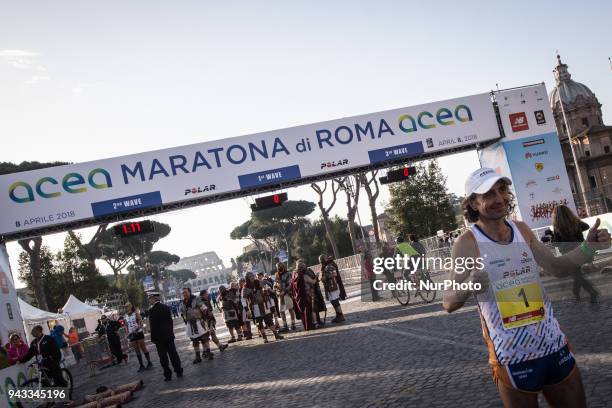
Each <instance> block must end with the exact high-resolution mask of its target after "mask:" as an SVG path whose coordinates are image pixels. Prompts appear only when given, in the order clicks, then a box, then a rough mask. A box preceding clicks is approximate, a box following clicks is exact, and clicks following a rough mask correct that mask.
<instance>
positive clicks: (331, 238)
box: [323, 214, 340, 259]
mask: <svg viewBox="0 0 612 408" xmlns="http://www.w3.org/2000/svg"><path fill="white" fill-rule="evenodd" d="M323 225H325V232H326V233H327V239H329V243H330V244H331V247H332V252H333V253H334V258H335V259H338V258H339V257H340V251H338V244H336V237H335V236H334V231H333V229H332V225H331V222H330V220H329V216H328V215H327V214H325V216H324V217H323Z"/></svg>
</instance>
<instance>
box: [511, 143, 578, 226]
mask: <svg viewBox="0 0 612 408" xmlns="http://www.w3.org/2000/svg"><path fill="white" fill-rule="evenodd" d="M504 148H505V150H506V155H507V158H508V165H509V166H510V172H511V173H512V180H513V183H514V191H515V193H516V196H517V199H518V206H519V211H520V213H521V218H522V220H523V221H525V222H526V223H527V224H528V225H529V226H530V227H531V228H539V227H542V226H545V225H548V224H550V222H551V219H550V217H551V216H552V210H553V209H554V207H555V206H556V205H558V204H565V205H567V206H568V207H569V208H571V209H572V211H574V212H575V211H576V208H575V205H574V198H573V195H572V191H571V189H570V185H569V180H568V177H567V172H566V170H565V162H564V161H563V153H562V152H561V145H560V144H559V137H558V136H557V132H552V133H547V134H543V135H538V136H534V137H528V138H524V139H518V140H511V141H509V142H504Z"/></svg>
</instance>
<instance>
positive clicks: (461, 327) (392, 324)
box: [75, 273, 612, 408]
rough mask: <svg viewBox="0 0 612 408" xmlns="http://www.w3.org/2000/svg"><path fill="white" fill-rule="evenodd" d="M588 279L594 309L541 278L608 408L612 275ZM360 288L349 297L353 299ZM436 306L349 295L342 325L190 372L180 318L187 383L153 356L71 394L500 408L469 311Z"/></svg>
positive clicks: (593, 392) (240, 349) (228, 402)
mask: <svg viewBox="0 0 612 408" xmlns="http://www.w3.org/2000/svg"><path fill="white" fill-rule="evenodd" d="M589 279H591V280H592V281H593V282H594V283H596V284H597V285H598V287H599V288H600V290H601V292H602V302H601V303H599V304H596V305H591V304H590V303H588V302H585V301H583V302H580V303H577V302H575V301H574V300H572V299H571V296H568V294H569V293H570V289H571V280H568V279H564V280H558V279H550V278H546V279H545V281H546V283H545V285H546V287H547V290H548V292H549V294H550V295H551V297H552V298H553V299H555V300H554V307H555V312H556V315H557V318H558V320H559V321H560V323H561V325H562V327H563V329H564V330H565V331H566V333H567V334H568V336H569V338H570V341H571V343H572V346H573V347H574V349H575V352H576V355H577V359H578V362H579V365H580V368H581V370H582V374H583V379H584V383H585V386H586V391H587V398H588V403H589V406H590V407H605V406H609V405H610V404H609V403H608V401H609V398H610V395H612V324H610V323H611V322H612V273H609V274H605V275H603V274H597V275H590V276H589ZM356 289H358V288H355V287H353V288H352V289H350V292H351V293H352V294H353V295H355V294H356V293H358V290H356ZM440 298H441V296H440V294H439V295H438V301H437V302H435V303H432V304H423V303H417V304H414V305H412V304H411V305H410V306H408V307H403V306H400V305H399V304H397V302H395V301H394V300H391V299H388V300H384V301H381V302H376V303H372V302H363V301H362V299H361V297H360V296H354V297H352V298H351V299H350V300H349V301H347V302H345V303H344V308H345V311H346V315H347V316H346V317H347V322H346V324H343V325H341V326H331V325H330V326H329V327H326V328H325V329H322V330H318V331H314V332H303V331H298V332H296V333H290V334H288V335H287V336H286V340H283V341H278V342H275V341H271V342H270V344H263V343H262V341H261V339H257V338H255V339H254V340H251V341H249V342H241V343H236V344H232V345H230V347H229V349H228V350H227V351H226V352H224V353H223V354H221V353H219V352H218V350H214V351H215V359H214V360H213V361H204V362H203V363H202V364H199V365H192V364H191V361H192V360H193V352H192V350H191V346H190V344H189V343H188V342H187V340H186V339H185V336H184V334H183V330H182V322H180V321H179V320H178V319H177V320H176V321H175V324H176V333H177V346H178V349H179V354H180V355H181V359H182V362H183V366H184V368H185V376H184V378H182V379H173V381H171V382H164V381H162V373H161V370H160V368H159V363H158V359H157V355H156V353H155V352H153V353H152V356H153V360H154V362H155V364H156V368H155V369H153V370H151V371H148V372H145V373H143V374H137V373H136V369H137V362H136V359H135V358H131V359H130V362H129V364H128V365H127V366H120V367H112V368H109V369H106V370H103V371H99V372H98V373H97V374H96V376H94V377H89V376H88V375H87V372H86V371H85V370H80V373H79V374H78V375H75V378H76V384H77V389H76V393H75V394H76V397H77V399H81V398H82V397H83V396H84V395H85V394H87V393H93V392H94V390H95V388H96V387H97V386H99V385H106V386H109V387H112V386H114V385H117V384H121V383H124V382H128V381H134V380H136V379H138V378H142V379H143V380H144V382H145V388H144V390H142V391H140V392H138V393H137V394H136V395H137V397H138V398H137V400H136V401H134V402H131V403H129V404H127V405H126V406H128V407H130V406H134V407H170V406H171V407H173V408H178V407H193V406H204V404H210V403H214V404H219V406H230V407H233V406H243V407H255V406H262V405H263V404H266V405H267V406H289V405H290V406H291V407H293V408H297V407H405V406H413V407H421V406H423V407H424V406H427V407H446V406H453V407H499V406H501V403H500V401H499V398H498V394H497V391H496V389H495V387H494V384H493V382H492V379H491V375H490V369H489V367H488V364H487V354H486V348H485V344H484V341H483V339H482V335H481V327H480V321H479V318H478V315H477V311H476V308H475V305H474V304H473V303H472V304H468V305H466V306H465V307H464V308H463V309H461V310H459V311H458V312H455V313H453V314H450V315H449V314H447V313H446V312H445V311H444V310H443V309H442V307H441V304H440V302H439V300H440ZM330 310H331V314H332V315H333V309H331V308H330ZM332 317H333V316H332ZM218 321H219V322H221V319H220V318H218ZM328 321H329V318H328ZM219 326H222V323H220V324H219ZM221 333H223V331H221ZM225 333H226V332H225ZM131 356H133V354H132V355H131ZM194 404H196V405H194ZM542 406H547V405H546V404H545V402H542Z"/></svg>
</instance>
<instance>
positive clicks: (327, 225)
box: [310, 180, 342, 259]
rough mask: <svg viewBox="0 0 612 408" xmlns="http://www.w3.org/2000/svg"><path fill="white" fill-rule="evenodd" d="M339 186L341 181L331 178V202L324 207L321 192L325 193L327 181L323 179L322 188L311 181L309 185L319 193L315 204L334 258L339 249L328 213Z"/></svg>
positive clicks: (332, 205) (333, 203)
mask: <svg viewBox="0 0 612 408" xmlns="http://www.w3.org/2000/svg"><path fill="white" fill-rule="evenodd" d="M341 186H342V183H341V182H338V181H335V180H332V182H331V188H332V191H331V192H332V202H331V204H330V205H329V207H327V208H325V206H324V205H323V193H325V190H326V189H327V181H324V184H323V188H321V187H319V185H317V184H316V183H312V184H311V185H310V187H312V189H313V190H314V191H316V192H317V194H318V195H319V201H318V203H317V205H318V206H319V209H320V210H321V218H323V224H324V225H325V231H326V233H327V239H329V243H330V244H331V247H332V251H333V252H334V258H336V259H337V258H339V257H340V251H338V245H337V244H336V239H335V237H334V233H333V230H332V227H331V222H330V220H329V213H330V211H331V209H332V208H334V205H335V204H336V198H337V197H338V191H339V190H340V188H341Z"/></svg>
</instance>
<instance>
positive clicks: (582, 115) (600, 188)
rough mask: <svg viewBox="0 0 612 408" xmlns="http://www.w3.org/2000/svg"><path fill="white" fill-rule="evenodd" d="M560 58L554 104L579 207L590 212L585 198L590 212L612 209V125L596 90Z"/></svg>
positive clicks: (553, 97)
mask: <svg viewBox="0 0 612 408" xmlns="http://www.w3.org/2000/svg"><path fill="white" fill-rule="evenodd" d="M557 62H558V64H557V67H556V68H555V69H554V71H553V72H554V74H555V82H556V84H555V87H554V89H553V90H552V92H551V93H550V104H551V108H552V111H553V115H554V118H555V122H556V124H557V129H558V131H559V140H560V142H561V149H562V151H563V158H564V161H565V167H566V169H567V174H568V176H569V179H570V185H571V188H572V193H574V200H575V202H576V207H577V208H578V211H579V213H580V215H581V216H586V215H587V214H586V213H587V206H585V201H586V203H587V205H588V210H589V213H590V215H597V214H601V213H605V212H610V211H612V153H611V152H610V150H611V149H612V147H611V146H612V126H606V125H605V124H604V122H603V115H602V112H601V104H600V103H599V101H598V100H597V97H596V96H595V94H594V93H593V92H592V91H591V90H590V89H589V88H588V87H587V86H586V85H584V84H581V83H579V82H576V81H574V80H572V78H571V75H570V73H569V71H568V69H567V68H568V66H567V64H564V63H563V62H561V57H560V56H559V55H557ZM564 114H565V115H564ZM570 140H571V144H570ZM574 157H575V158H574ZM576 162H577V163H578V172H577V171H576ZM579 175H580V177H579ZM581 183H582V186H583V187H584V190H582V189H581Z"/></svg>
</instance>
